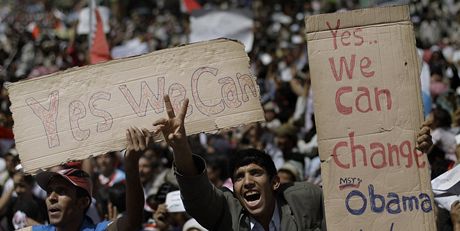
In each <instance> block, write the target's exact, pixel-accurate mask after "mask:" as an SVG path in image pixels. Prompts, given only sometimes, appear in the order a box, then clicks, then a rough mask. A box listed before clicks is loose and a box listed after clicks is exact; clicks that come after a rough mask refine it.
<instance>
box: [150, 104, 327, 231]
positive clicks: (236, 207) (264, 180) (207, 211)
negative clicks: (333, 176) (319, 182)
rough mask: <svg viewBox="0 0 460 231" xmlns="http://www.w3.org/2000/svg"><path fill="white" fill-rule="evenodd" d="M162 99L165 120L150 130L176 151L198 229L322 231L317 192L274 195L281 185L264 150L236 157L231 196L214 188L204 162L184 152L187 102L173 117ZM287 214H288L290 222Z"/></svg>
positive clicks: (301, 187)
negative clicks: (309, 230)
mask: <svg viewBox="0 0 460 231" xmlns="http://www.w3.org/2000/svg"><path fill="white" fill-rule="evenodd" d="M164 99H165V105H166V110H167V113H168V117H169V118H168V119H160V120H158V121H156V122H155V123H154V126H155V128H156V132H162V133H163V136H164V137H165V140H166V142H167V143H168V144H169V145H170V146H171V147H172V148H173V150H174V159H175V164H176V176H177V181H178V182H179V187H180V189H181V195H182V197H183V200H184V205H185V207H186V210H187V213H189V214H190V215H191V216H192V217H194V218H195V219H196V220H197V221H198V222H199V223H200V224H202V225H203V226H204V227H205V228H207V229H209V230H231V229H234V230H238V229H240V228H242V227H251V226H261V228H263V229H265V230H267V229H268V228H269V226H275V227H277V228H278V229H279V228H281V229H282V230H292V229H299V230H304V229H320V228H324V229H325V223H324V219H323V213H324V208H323V202H322V192H321V190H320V189H319V188H318V187H317V186H314V185H312V184H309V183H306V182H303V183H300V184H298V185H292V186H290V187H286V188H285V189H279V191H278V188H279V186H280V182H279V178H278V176H276V168H275V165H274V163H273V161H272V159H271V158H270V156H269V155H267V154H265V153H264V152H262V151H258V150H256V149H247V150H242V151H239V152H237V153H236V156H235V158H234V159H235V162H234V164H233V165H232V166H233V167H232V168H231V171H230V172H231V175H232V181H233V184H234V185H233V189H234V192H235V193H234V194H233V193H231V192H229V191H227V192H223V191H220V190H217V189H216V188H215V187H214V186H212V184H211V183H210V182H209V180H208V178H207V174H206V169H205V163H204V160H203V159H201V158H199V157H197V156H192V152H191V150H190V148H189V147H188V142H187V139H186V134H185V129H184V118H185V114H186V110H187V106H188V100H185V101H184V103H183V105H182V110H181V111H180V112H179V114H178V115H177V116H176V115H175V114H174V111H173V109H172V106H171V102H170V100H169V96H165V97H164ZM295 189H297V190H295ZM293 194H295V195H296V196H294V195H293ZM299 198H302V199H299ZM307 201H308V203H307ZM224 205H227V206H224ZM211 208H212V209H211ZM243 208H244V209H243ZM287 211H292V212H293V213H294V217H292V216H291V214H290V213H286V212H287ZM278 212H280V213H278ZM281 222H282V223H281ZM296 224H297V225H296ZM294 226H297V227H296V228H294Z"/></svg>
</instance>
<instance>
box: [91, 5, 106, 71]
mask: <svg viewBox="0 0 460 231" xmlns="http://www.w3.org/2000/svg"><path fill="white" fill-rule="evenodd" d="M94 11H95V15H96V31H94V32H93V33H92V34H91V35H90V36H91V37H92V40H91V41H92V44H91V48H90V56H89V59H90V64H96V63H100V62H105V61H108V60H110V59H111V57H110V49H109V44H108V43H107V39H106V38H105V33H104V28H103V24H102V18H101V15H100V14H99V10H98V9H97V7H95V9H94Z"/></svg>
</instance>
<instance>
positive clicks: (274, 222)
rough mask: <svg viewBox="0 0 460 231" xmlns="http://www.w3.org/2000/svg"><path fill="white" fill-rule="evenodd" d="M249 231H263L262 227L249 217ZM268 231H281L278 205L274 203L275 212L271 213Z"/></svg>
mask: <svg viewBox="0 0 460 231" xmlns="http://www.w3.org/2000/svg"><path fill="white" fill-rule="evenodd" d="M250 223H251V231H265V230H264V227H263V226H262V225H261V224H260V223H259V222H258V221H257V220H256V219H254V218H252V217H250ZM268 230H269V231H281V220H280V212H279V210H278V203H276V202H275V210H274V211H273V215H272V219H271V220H270V225H269V227H268Z"/></svg>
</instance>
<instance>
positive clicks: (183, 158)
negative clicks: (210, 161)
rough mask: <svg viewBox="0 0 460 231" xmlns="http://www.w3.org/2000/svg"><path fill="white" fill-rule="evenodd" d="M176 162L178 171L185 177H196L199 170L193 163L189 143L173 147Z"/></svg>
mask: <svg viewBox="0 0 460 231" xmlns="http://www.w3.org/2000/svg"><path fill="white" fill-rule="evenodd" d="M173 151H174V162H175V164H176V169H177V171H178V172H179V173H180V174H182V175H184V176H196V175H198V174H199V173H198V170H197V168H196V166H195V164H194V162H193V158H192V151H191V149H190V146H189V144H188V142H187V141H186V142H183V143H182V144H181V145H177V146H174V147H173Z"/></svg>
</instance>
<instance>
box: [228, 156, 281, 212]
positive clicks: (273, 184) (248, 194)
mask: <svg viewBox="0 0 460 231" xmlns="http://www.w3.org/2000/svg"><path fill="white" fill-rule="evenodd" d="M278 186H279V178H278V177H274V179H273V180H270V178H269V176H268V174H267V171H265V169H263V168H262V167H260V166H259V165H257V164H254V163H251V164H249V165H245V166H242V167H240V168H238V169H237V170H236V171H235V173H234V175H233V189H234V192H235V195H236V197H237V198H238V200H239V201H240V203H241V205H243V206H244V207H245V208H246V210H247V211H248V212H249V213H250V214H251V215H252V216H254V217H255V218H259V217H264V216H269V217H271V216H272V213H273V208H274V206H275V192H274V190H275V189H277V188H278Z"/></svg>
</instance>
